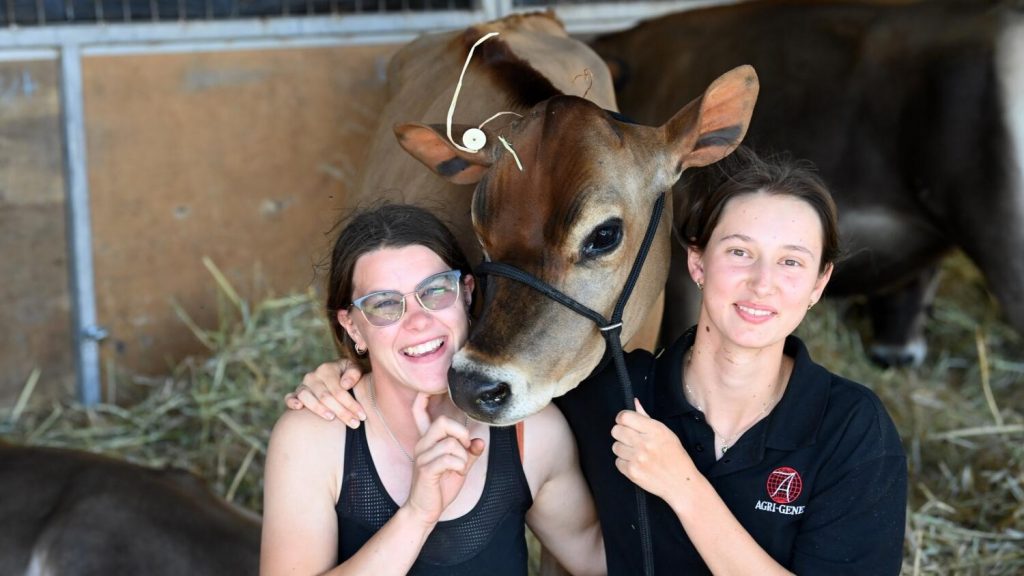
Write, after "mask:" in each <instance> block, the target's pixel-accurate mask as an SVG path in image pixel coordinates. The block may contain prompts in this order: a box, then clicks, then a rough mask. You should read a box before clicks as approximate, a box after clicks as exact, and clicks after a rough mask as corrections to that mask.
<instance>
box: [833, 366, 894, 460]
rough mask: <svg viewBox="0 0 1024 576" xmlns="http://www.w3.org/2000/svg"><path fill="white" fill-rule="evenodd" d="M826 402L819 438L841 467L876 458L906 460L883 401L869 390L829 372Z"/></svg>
mask: <svg viewBox="0 0 1024 576" xmlns="http://www.w3.org/2000/svg"><path fill="white" fill-rule="evenodd" d="M829 376H830V386H829V393H828V404H827V407H826V409H825V413H824V415H823V421H822V425H821V434H820V437H819V439H820V440H821V441H823V443H824V444H825V445H827V446H830V447H831V450H832V451H833V452H834V463H835V464H836V465H840V466H841V467H844V468H845V467H847V466H855V465H857V463H859V462H864V461H869V460H873V459H876V458H894V459H896V460H900V461H902V460H903V459H905V452H904V450H903V443H902V441H901V440H900V435H899V431H898V430H897V428H896V425H895V423H894V422H893V420H892V417H891V416H890V415H889V412H888V410H886V407H885V405H884V404H883V403H882V400H881V399H880V398H879V397H878V395H877V394H875V393H874V392H873V391H872V390H871V389H869V388H868V387H867V386H864V385H863V384H860V383H858V382H854V381H852V380H849V379H847V378H844V377H842V376H838V375H835V374H832V373H829Z"/></svg>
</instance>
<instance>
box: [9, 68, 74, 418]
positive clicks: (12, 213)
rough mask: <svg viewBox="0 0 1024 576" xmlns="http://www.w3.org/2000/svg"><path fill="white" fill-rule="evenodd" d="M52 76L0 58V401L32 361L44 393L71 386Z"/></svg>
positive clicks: (13, 392)
mask: <svg viewBox="0 0 1024 576" xmlns="http://www.w3.org/2000/svg"><path fill="white" fill-rule="evenodd" d="M58 75H59V66H58V64H57V62H56V61H55V60H41V61H40V60H37V61H11V62H0V326H2V327H3V329H2V330H0V366H2V367H3V369H2V370H0V405H10V404H13V403H14V401H15V399H16V398H17V396H18V394H19V393H20V392H21V389H22V388H23V386H24V385H25V383H26V382H27V381H28V379H29V375H30V374H31V373H32V371H33V369H35V368H37V367H38V368H39V369H41V370H42V374H41V377H40V379H39V382H40V384H39V387H40V388H42V389H43V390H45V391H46V392H47V393H55V392H58V391H65V390H66V391H71V390H73V386H74V354H73V353H72V348H71V346H72V342H71V317H70V297H69V293H68V290H69V289H68V270H67V266H68V257H67V235H66V225H65V212H64V195H65V192H64V177H63V150H62V146H63V144H62V141H61V118H60V93H59V90H58Z"/></svg>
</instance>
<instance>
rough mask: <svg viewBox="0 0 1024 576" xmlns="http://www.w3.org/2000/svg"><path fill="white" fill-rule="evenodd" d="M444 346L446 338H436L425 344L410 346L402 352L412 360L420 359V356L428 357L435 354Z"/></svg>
mask: <svg viewBox="0 0 1024 576" xmlns="http://www.w3.org/2000/svg"><path fill="white" fill-rule="evenodd" d="M442 344H444V338H435V339H433V340H429V341H427V342H424V343H423V344H417V345H416V346H409V347H408V348H405V349H404V350H402V354H405V355H406V356H409V357H411V358H419V357H420V356H426V355H427V354H430V353H431V352H434V351H435V350H437V349H438V348H440V347H441V345H442Z"/></svg>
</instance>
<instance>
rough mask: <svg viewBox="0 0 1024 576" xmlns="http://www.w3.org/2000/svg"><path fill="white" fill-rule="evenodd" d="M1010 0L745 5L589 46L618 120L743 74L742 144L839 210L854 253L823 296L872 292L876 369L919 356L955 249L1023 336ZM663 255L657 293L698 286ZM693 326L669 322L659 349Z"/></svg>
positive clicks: (1020, 183) (1016, 25)
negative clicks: (812, 174) (749, 78)
mask: <svg viewBox="0 0 1024 576" xmlns="http://www.w3.org/2000/svg"><path fill="white" fill-rule="evenodd" d="M1020 6H1021V5H1020V3H1019V2H1018V3H1017V7H1011V6H1009V5H1008V4H1007V3H998V2H957V1H929V2H920V3H887V2H886V3H866V2H863V3H851V2H845V3H844V2H812V1H799V0H798V1H784V2H747V3H740V4H736V5H730V6H722V7H716V8H710V9H704V10H695V11H691V12H684V13H679V14H673V15H670V16H666V17H662V18H659V19H655V20H651V21H649V22H646V23H644V24H641V25H639V26H637V27H636V28H634V29H632V30H628V31H626V32H623V33H619V34H614V35H609V36H606V37H603V38H599V39H598V40H596V41H595V42H594V43H593V44H592V46H593V47H594V49H595V50H596V51H597V52H598V53H599V54H601V55H602V56H603V57H605V58H606V59H607V60H608V61H609V62H611V63H612V64H613V67H614V66H617V67H618V68H619V69H620V71H621V73H620V78H621V83H620V84H619V86H618V90H617V96H618V100H619V106H620V108H621V110H622V112H623V113H625V114H626V115H628V116H631V117H633V118H635V119H636V120H638V121H640V122H643V123H652V122H659V121H661V120H663V119H664V118H667V117H668V116H670V115H671V114H673V113H674V112H675V110H676V109H677V108H678V107H679V106H680V105H681V104H682V103H684V102H685V101H686V99H687V98H689V97H690V94H693V93H695V92H697V91H699V90H701V89H702V88H703V86H705V85H707V83H708V82H710V81H711V80H712V79H713V78H714V77H715V76H717V75H718V74H720V73H721V71H722V70H728V69H729V68H731V67H733V66H736V65H739V64H751V65H753V66H754V67H755V68H756V69H757V72H758V76H759V77H760V80H761V84H762V91H761V97H760V100H761V101H760V103H759V105H758V111H757V113H756V114H754V117H753V119H752V121H751V124H750V131H749V133H748V135H747V139H746V143H747V144H749V145H751V146H753V147H755V148H756V149H758V150H759V151H770V150H775V151H790V152H792V153H793V154H794V155H795V156H797V157H801V158H808V159H810V160H812V161H814V163H815V164H816V165H817V166H818V168H819V169H820V170H821V174H822V176H823V177H824V178H825V180H826V181H827V182H828V183H829V185H830V186H831V188H832V190H833V193H834V195H835V198H836V202H837V204H838V205H839V214H840V219H841V221H840V228H841V232H842V236H843V241H844V244H845V247H846V249H847V251H848V254H849V256H850V257H849V259H848V260H846V261H844V262H842V263H840V265H839V266H838V268H837V270H836V273H835V274H834V275H833V276H832V281H831V282H830V284H829V294H832V295H840V296H843V295H851V294H867V295H868V296H869V306H868V310H869V311H870V313H871V317H872V323H873V326H874V343H873V348H872V354H873V355H874V357H875V359H876V360H878V361H880V362H882V363H884V364H906V363H920V362H921V361H922V360H923V359H924V354H925V350H926V345H925V342H924V332H923V328H924V324H925V322H924V320H925V313H926V311H927V309H928V306H929V304H930V301H931V298H932V295H933V293H934V288H935V280H936V271H937V269H938V263H939V261H940V259H941V258H942V257H943V256H944V255H945V254H947V253H948V252H949V251H950V250H952V249H954V248H959V249H961V250H963V251H964V252H965V253H966V254H967V256H969V257H970V259H971V260H972V261H973V262H974V263H975V264H976V265H977V266H978V268H979V269H980V270H981V272H982V273H983V274H984V276H985V278H986V280H987V282H988V285H989V288H990V289H991V291H992V292H993V293H994V294H995V296H996V297H997V298H998V300H999V302H1000V303H1001V304H1002V307H1003V311H1004V313H1005V315H1006V318H1007V320H1008V321H1009V322H1010V324H1012V325H1013V326H1014V327H1016V328H1017V330H1018V331H1019V332H1021V333H1024V250H1022V249H1021V248H1022V247H1024V226H1022V225H1021V224H1022V223H1024V98H1022V95H1024V11H1022V10H1021V9H1020ZM711 169H714V167H712V168H711ZM677 201H683V202H685V201H688V199H687V198H684V197H683V195H682V194H677ZM673 262H674V264H673V271H672V273H671V274H670V275H669V287H668V289H667V300H668V301H673V300H679V299H680V298H681V296H680V294H682V293H683V292H685V291H688V290H691V289H692V287H691V286H690V282H689V278H688V276H687V275H686V268H685V256H684V255H682V250H681V249H680V250H677V253H675V254H673ZM680 264H681V265H680ZM677 311H678V308H676V309H673V311H672V312H673V313H674V312H677ZM690 323H691V319H690V318H688V317H686V315H680V314H668V313H667V314H666V323H665V324H663V329H664V331H663V334H662V338H663V340H666V341H671V340H672V338H673V336H674V335H676V334H678V333H680V332H681V331H682V330H685V328H686V327H688V326H689V325H690Z"/></svg>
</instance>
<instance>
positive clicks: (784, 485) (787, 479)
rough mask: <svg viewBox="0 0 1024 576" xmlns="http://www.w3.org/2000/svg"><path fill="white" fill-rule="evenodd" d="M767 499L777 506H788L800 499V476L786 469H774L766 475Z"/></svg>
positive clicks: (802, 485) (786, 467) (801, 486)
mask: <svg viewBox="0 0 1024 576" xmlns="http://www.w3.org/2000/svg"><path fill="white" fill-rule="evenodd" d="M766 488H768V497H769V498H771V499H772V501H774V502H777V503H779V504H790V503H792V502H793V501H794V500H796V499H797V498H799V497H800V492H802V491H803V489H804V481H803V479H802V478H800V474H799V473H798V472H797V471H796V470H794V469H792V468H790V467H788V466H782V467H781V468H776V469H775V470H773V471H772V473H771V474H769V475H768V485H767V486H766Z"/></svg>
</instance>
